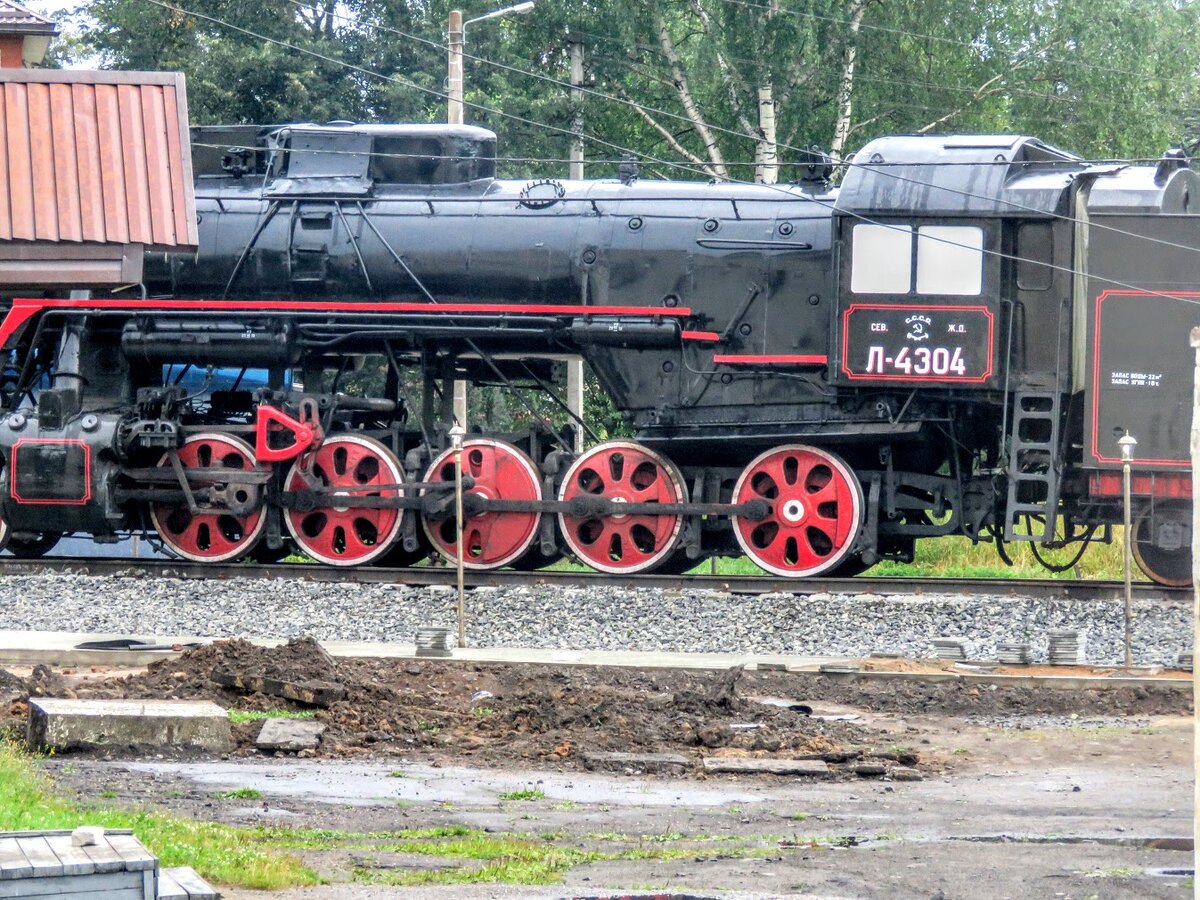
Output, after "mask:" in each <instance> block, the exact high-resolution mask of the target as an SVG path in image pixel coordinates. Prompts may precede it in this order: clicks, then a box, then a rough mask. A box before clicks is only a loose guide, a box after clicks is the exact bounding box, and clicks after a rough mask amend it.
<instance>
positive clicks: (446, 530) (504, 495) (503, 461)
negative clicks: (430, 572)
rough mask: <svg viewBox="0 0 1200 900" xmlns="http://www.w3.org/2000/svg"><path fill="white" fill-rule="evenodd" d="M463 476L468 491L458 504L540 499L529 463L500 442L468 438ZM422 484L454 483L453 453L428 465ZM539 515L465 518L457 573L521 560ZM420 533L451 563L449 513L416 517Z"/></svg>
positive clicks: (539, 485)
mask: <svg viewBox="0 0 1200 900" xmlns="http://www.w3.org/2000/svg"><path fill="white" fill-rule="evenodd" d="M462 468H463V477H464V478H465V477H467V476H470V477H471V478H473V479H475V485H474V487H471V488H468V489H467V490H465V491H463V500H464V503H469V502H470V501H469V499H468V498H469V497H470V496H471V495H472V494H474V495H476V496H479V497H485V498H487V499H488V500H530V501H538V500H541V499H542V483H541V481H540V480H539V479H538V474H537V467H535V466H534V464H533V460H531V459H530V458H529V457H528V456H526V455H525V454H524V453H523V452H522V451H521V450H519V449H518V448H516V447H514V446H513V445H512V444H508V443H505V442H504V441H497V440H493V439H491V438H471V439H470V440H467V441H464V442H463V446H462ZM425 480H426V481H444V482H450V483H451V484H453V483H454V451H453V450H447V451H446V452H444V453H443V454H442V455H441V456H439V457H438V458H437V459H435V460H434V461H433V464H432V465H431V466H430V467H429V472H428V473H427V474H426V475H425ZM541 521H542V514H541V513H540V512H536V511H532V512H496V511H485V512H481V513H477V514H476V515H470V513H469V510H468V511H467V515H466V527H465V528H464V535H463V568H466V569H498V568H500V567H501V566H506V565H508V564H509V563H512V562H516V561H517V560H518V559H520V558H521V557H522V556H524V555H525V551H527V550H528V549H529V546H530V544H532V543H533V540H534V538H536V537H537V532H538V525H540V524H541ZM421 523H422V524H423V525H424V527H425V534H426V535H427V536H428V537H429V541H430V543H432V544H433V546H434V548H435V549H436V550H437V552H438V553H440V554H441V555H442V556H444V557H445V558H446V559H448V560H451V561H453V560H455V559H457V554H458V544H457V535H456V534H455V530H456V529H455V519H454V514H453V508H451V514H450V516H449V517H447V518H443V519H430V518H429V517H427V516H422V517H421Z"/></svg>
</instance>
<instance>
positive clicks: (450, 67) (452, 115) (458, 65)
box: [446, 0, 536, 428]
mask: <svg viewBox="0 0 1200 900" xmlns="http://www.w3.org/2000/svg"><path fill="white" fill-rule="evenodd" d="M535 3H536V0H525V2H524V3H518V4H516V5H515V6H506V7H504V9H495V10H492V11H491V12H490V13H485V14H484V15H482V16H476V17H475V18H474V19H467V21H465V22H464V21H463V17H462V10H458V9H452V10H451V11H450V20H449V22H448V23H447V27H446V38H447V40H446V45H447V47H448V48H449V55H448V56H447V59H446V123H447V124H449V125H461V124H463V105H464V103H463V46H464V45H465V44H466V42H467V26H468V25H473V24H474V23H476V22H483V21H486V20H487V19H499V18H501V17H503V16H508V15H521V14H522V13H527V12H529V11H530V10H531V9H533V7H534V5H535ZM454 418H455V421H457V422H458V424H459V425H461V426H462V427H463V428H466V427H467V382H465V381H455V382H454Z"/></svg>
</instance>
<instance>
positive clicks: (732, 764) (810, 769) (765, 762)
mask: <svg viewBox="0 0 1200 900" xmlns="http://www.w3.org/2000/svg"><path fill="white" fill-rule="evenodd" d="M704 771H705V772H718V773H723V774H730V775H809V776H816V777H818V778H820V777H826V776H828V775H829V774H830V773H829V764H828V763H826V762H824V761H823V760H820V759H755V758H750V757H740V756H730V757H724V756H710V757H708V758H707V759H706V760H704Z"/></svg>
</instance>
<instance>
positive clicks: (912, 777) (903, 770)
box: [888, 766, 925, 781]
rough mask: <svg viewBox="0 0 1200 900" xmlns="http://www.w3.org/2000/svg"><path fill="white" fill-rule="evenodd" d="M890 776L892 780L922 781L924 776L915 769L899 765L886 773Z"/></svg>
mask: <svg viewBox="0 0 1200 900" xmlns="http://www.w3.org/2000/svg"><path fill="white" fill-rule="evenodd" d="M888 774H889V775H891V776H892V781H924V780H925V776H924V775H922V774H921V773H920V772H918V771H917V770H916V769H911V768H909V767H908V766H899V767H897V768H895V769H892V770H891V772H889V773H888Z"/></svg>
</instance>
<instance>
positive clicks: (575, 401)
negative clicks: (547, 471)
mask: <svg viewBox="0 0 1200 900" xmlns="http://www.w3.org/2000/svg"><path fill="white" fill-rule="evenodd" d="M567 44H568V46H569V47H570V49H571V107H572V109H573V110H574V117H573V118H572V121H571V132H572V134H571V169H570V178H571V180H572V181H580V180H582V179H583V91H582V90H580V88H582V87H583V39H582V38H581V37H580V36H579V35H578V34H574V33H572V34H571V35H569V36H568V37H567ZM567 409H569V410H570V411H571V412H572V413H573V414H574V415H576V416H578V417H579V418H580V420H582V419H583V360H582V359H580V358H579V357H575V358H573V359H571V360H569V361H568V362H567ZM575 452H576V453H581V452H583V429H582V428H580V427H579V425H578V424H577V425H576V426H575Z"/></svg>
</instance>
